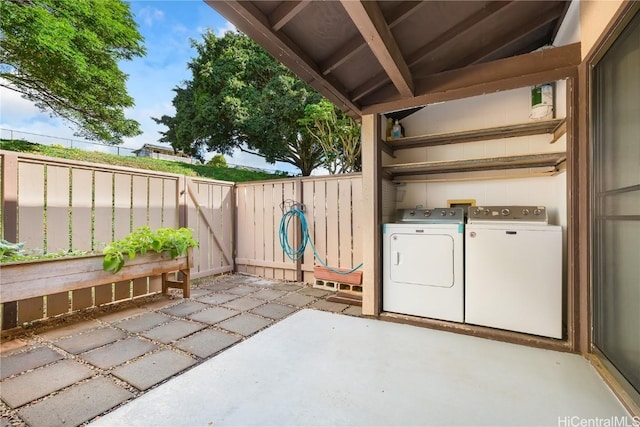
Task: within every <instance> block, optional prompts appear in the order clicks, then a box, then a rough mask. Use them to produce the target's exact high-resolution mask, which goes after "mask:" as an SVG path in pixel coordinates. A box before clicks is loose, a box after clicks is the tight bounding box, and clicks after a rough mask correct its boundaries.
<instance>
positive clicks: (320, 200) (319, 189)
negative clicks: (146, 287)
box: [312, 181, 327, 265]
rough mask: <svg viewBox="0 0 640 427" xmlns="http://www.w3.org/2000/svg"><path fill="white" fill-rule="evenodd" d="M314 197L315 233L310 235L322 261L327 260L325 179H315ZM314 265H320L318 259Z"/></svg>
mask: <svg viewBox="0 0 640 427" xmlns="http://www.w3.org/2000/svg"><path fill="white" fill-rule="evenodd" d="M314 191H315V197H314V210H315V214H316V215H315V221H314V227H315V233H314V235H313V236H312V238H313V239H314V240H313V241H314V242H315V245H316V250H317V251H318V255H319V256H320V257H321V258H322V261H326V260H327V193H326V181H316V183H315V189H314ZM315 264H316V265H320V262H319V261H317V260H316V261H315Z"/></svg>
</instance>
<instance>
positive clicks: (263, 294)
mask: <svg viewBox="0 0 640 427" xmlns="http://www.w3.org/2000/svg"><path fill="white" fill-rule="evenodd" d="M286 294H287V293H286V292H285V291H276V290H275V289H261V290H259V291H258V292H256V293H254V294H252V295H251V298H258V299H264V300H267V301H271V300H274V299H277V298H280V297H282V296H285V295H286Z"/></svg>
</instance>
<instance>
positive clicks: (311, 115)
mask: <svg viewBox="0 0 640 427" xmlns="http://www.w3.org/2000/svg"><path fill="white" fill-rule="evenodd" d="M304 115H305V116H304V118H302V119H300V120H299V122H300V123H301V124H303V125H305V126H306V129H307V132H308V133H309V135H311V136H312V137H313V138H314V139H315V140H316V141H317V142H318V144H320V146H321V147H322V149H323V150H324V157H325V160H324V165H325V166H326V168H327V170H328V171H329V173H331V174H336V173H350V172H359V171H361V170H362V157H361V151H362V147H361V144H360V139H361V138H360V125H359V124H358V123H356V122H355V121H354V120H353V119H352V118H351V117H349V116H347V115H346V114H344V113H343V112H342V111H340V110H339V109H338V108H337V107H336V106H335V105H333V104H332V103H331V102H329V101H328V100H326V99H322V100H321V101H320V102H318V103H317V104H308V105H307V106H306V107H305V108H304Z"/></svg>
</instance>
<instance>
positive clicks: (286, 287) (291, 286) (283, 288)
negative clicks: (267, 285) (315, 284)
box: [273, 283, 303, 292]
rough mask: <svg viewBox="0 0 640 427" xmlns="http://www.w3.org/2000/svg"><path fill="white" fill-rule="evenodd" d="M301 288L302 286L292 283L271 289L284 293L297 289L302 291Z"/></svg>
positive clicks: (278, 285) (281, 284)
mask: <svg viewBox="0 0 640 427" xmlns="http://www.w3.org/2000/svg"><path fill="white" fill-rule="evenodd" d="M302 288H303V286H300V285H296V284H293V283H280V284H277V285H275V286H274V287H273V289H275V290H277V291H285V292H291V291H297V290H298V289H302Z"/></svg>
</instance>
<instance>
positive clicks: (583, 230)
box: [573, 1, 640, 416]
mask: <svg viewBox="0 0 640 427" xmlns="http://www.w3.org/2000/svg"><path fill="white" fill-rule="evenodd" d="M636 13H640V2H638V1H630V2H625V3H623V4H622V5H621V6H620V8H619V9H618V11H617V12H616V14H615V15H614V17H613V18H612V19H611V21H610V22H609V24H608V25H607V27H606V28H605V30H604V31H603V32H602V34H601V35H600V37H599V38H598V39H597V41H596V43H595V44H594V45H593V47H592V48H591V50H590V51H589V52H588V53H587V55H586V56H585V57H584V59H583V61H582V63H581V64H580V66H579V68H578V87H579V91H578V92H579V100H578V115H579V118H578V129H579V130H578V133H579V135H581V136H582V137H581V138H579V139H578V141H577V151H578V156H577V157H578V168H577V169H578V170H577V175H578V176H577V179H576V180H575V181H574V182H576V185H575V187H574V188H573V190H574V191H575V192H576V194H578V195H579V197H578V207H577V209H578V210H577V211H578V214H579V218H580V219H579V225H578V233H577V236H576V238H577V243H578V244H577V245H576V247H577V248H584V250H580V251H579V253H578V270H579V277H580V278H581V280H580V293H579V295H580V301H579V310H580V316H579V318H580V319H581V320H582V321H581V325H580V339H579V343H580V347H579V348H580V352H581V353H582V354H583V355H585V356H586V357H587V358H588V359H589V360H590V362H591V363H592V364H593V366H594V367H595V368H596V370H597V371H598V372H599V373H600V375H601V376H602V378H603V379H604V380H605V382H606V383H607V384H608V385H609V386H610V387H611V389H612V390H613V392H614V393H615V394H616V396H617V397H618V398H619V399H620V401H621V402H622V403H623V404H624V406H625V407H626V408H627V410H629V412H631V414H632V415H633V416H640V394H639V393H638V392H637V391H636V390H635V389H634V388H633V386H631V384H630V383H629V382H628V381H627V380H626V379H625V378H624V377H623V376H622V374H620V372H619V371H618V370H617V369H616V368H615V366H614V365H613V364H612V363H611V362H610V361H609V360H608V359H607V358H606V357H605V356H604V355H603V354H602V353H601V352H600V351H599V350H598V348H597V347H596V346H595V344H594V342H593V321H594V316H593V308H594V306H593V282H592V278H593V275H592V271H593V270H592V269H593V265H592V259H593V253H592V248H591V245H592V236H591V229H592V228H591V227H592V221H593V217H592V208H591V203H592V200H591V194H592V193H591V192H592V190H593V182H592V181H593V179H592V173H593V164H592V160H591V155H592V150H591V147H592V144H593V141H594V135H593V129H594V127H593V118H592V111H593V97H592V94H591V90H592V88H593V84H592V83H593V70H594V67H595V66H596V64H597V63H598V62H599V61H600V59H602V57H603V56H604V55H605V54H606V53H607V52H608V50H609V48H610V47H611V46H612V45H613V43H614V42H615V41H616V40H617V38H618V36H619V35H620V34H621V33H622V32H623V31H624V29H625V28H626V27H627V25H628V24H629V23H630V21H631V19H632V18H633V17H634V16H635V15H636Z"/></svg>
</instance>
